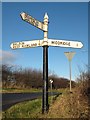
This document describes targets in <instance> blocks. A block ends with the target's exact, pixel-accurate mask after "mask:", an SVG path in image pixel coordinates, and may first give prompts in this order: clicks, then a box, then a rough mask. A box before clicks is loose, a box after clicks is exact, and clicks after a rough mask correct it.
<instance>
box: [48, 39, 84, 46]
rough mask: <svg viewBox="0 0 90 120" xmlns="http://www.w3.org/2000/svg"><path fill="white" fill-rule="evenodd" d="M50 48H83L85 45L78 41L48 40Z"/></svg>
mask: <svg viewBox="0 0 90 120" xmlns="http://www.w3.org/2000/svg"><path fill="white" fill-rule="evenodd" d="M48 46H57V47H59V46H60V47H71V48H82V47H83V44H82V43H81V42H78V41H66V40H55V39H48Z"/></svg>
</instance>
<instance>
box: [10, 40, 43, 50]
mask: <svg viewBox="0 0 90 120" xmlns="http://www.w3.org/2000/svg"><path fill="white" fill-rule="evenodd" d="M42 44H43V40H33V41H21V42H14V43H11V45H10V47H11V48H12V49H18V48H33V47H38V46H42Z"/></svg>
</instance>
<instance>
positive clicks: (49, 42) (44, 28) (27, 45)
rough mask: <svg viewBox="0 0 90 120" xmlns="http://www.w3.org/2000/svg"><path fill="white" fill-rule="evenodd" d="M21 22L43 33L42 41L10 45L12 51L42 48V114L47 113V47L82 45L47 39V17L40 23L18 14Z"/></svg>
mask: <svg viewBox="0 0 90 120" xmlns="http://www.w3.org/2000/svg"><path fill="white" fill-rule="evenodd" d="M20 16H21V18H22V20H24V21H26V22H28V23H30V24H31V25H33V26H35V27H37V28H39V29H40V30H42V31H43V32H44V39H43V40H33V41H22V42H15V43H12V44H11V45H10V47H11V48H12V49H18V48H33V47H43V96H42V113H46V112H48V109H49V105H48V46H57V47H72V48H82V47H83V44H82V43H81V42H77V41H76V42H75V41H66V40H54V39H48V15H47V13H46V14H45V16H44V21H43V22H40V21H38V20H36V19H35V18H33V17H32V16H30V15H28V14H27V13H25V12H22V13H21V14H20Z"/></svg>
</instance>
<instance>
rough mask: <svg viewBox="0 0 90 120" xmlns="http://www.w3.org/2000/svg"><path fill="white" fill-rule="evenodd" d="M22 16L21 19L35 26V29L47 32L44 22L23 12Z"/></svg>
mask: <svg viewBox="0 0 90 120" xmlns="http://www.w3.org/2000/svg"><path fill="white" fill-rule="evenodd" d="M20 15H21V18H22V19H23V20H24V21H26V22H28V23H30V24H31V25H33V26H35V27H37V28H39V29H41V30H43V31H46V30H45V27H44V24H43V23H42V22H40V21H38V20H36V19H35V18H33V17H32V16H30V15H28V14H27V13H24V12H22V13H21V14H20Z"/></svg>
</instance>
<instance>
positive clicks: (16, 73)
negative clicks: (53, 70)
mask: <svg viewBox="0 0 90 120" xmlns="http://www.w3.org/2000/svg"><path fill="white" fill-rule="evenodd" d="M50 79H52V80H53V88H55V89H58V88H67V87H69V80H68V79H66V78H61V77H58V76H57V75H55V74H50V75H49V80H50ZM49 80H48V84H49V87H50V82H49ZM42 85H43V74H42V71H40V70H36V69H32V68H22V67H19V66H12V65H2V87H3V88H9V87H10V88H11V87H14V88H42ZM74 86H75V82H74V81H72V87H74Z"/></svg>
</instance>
